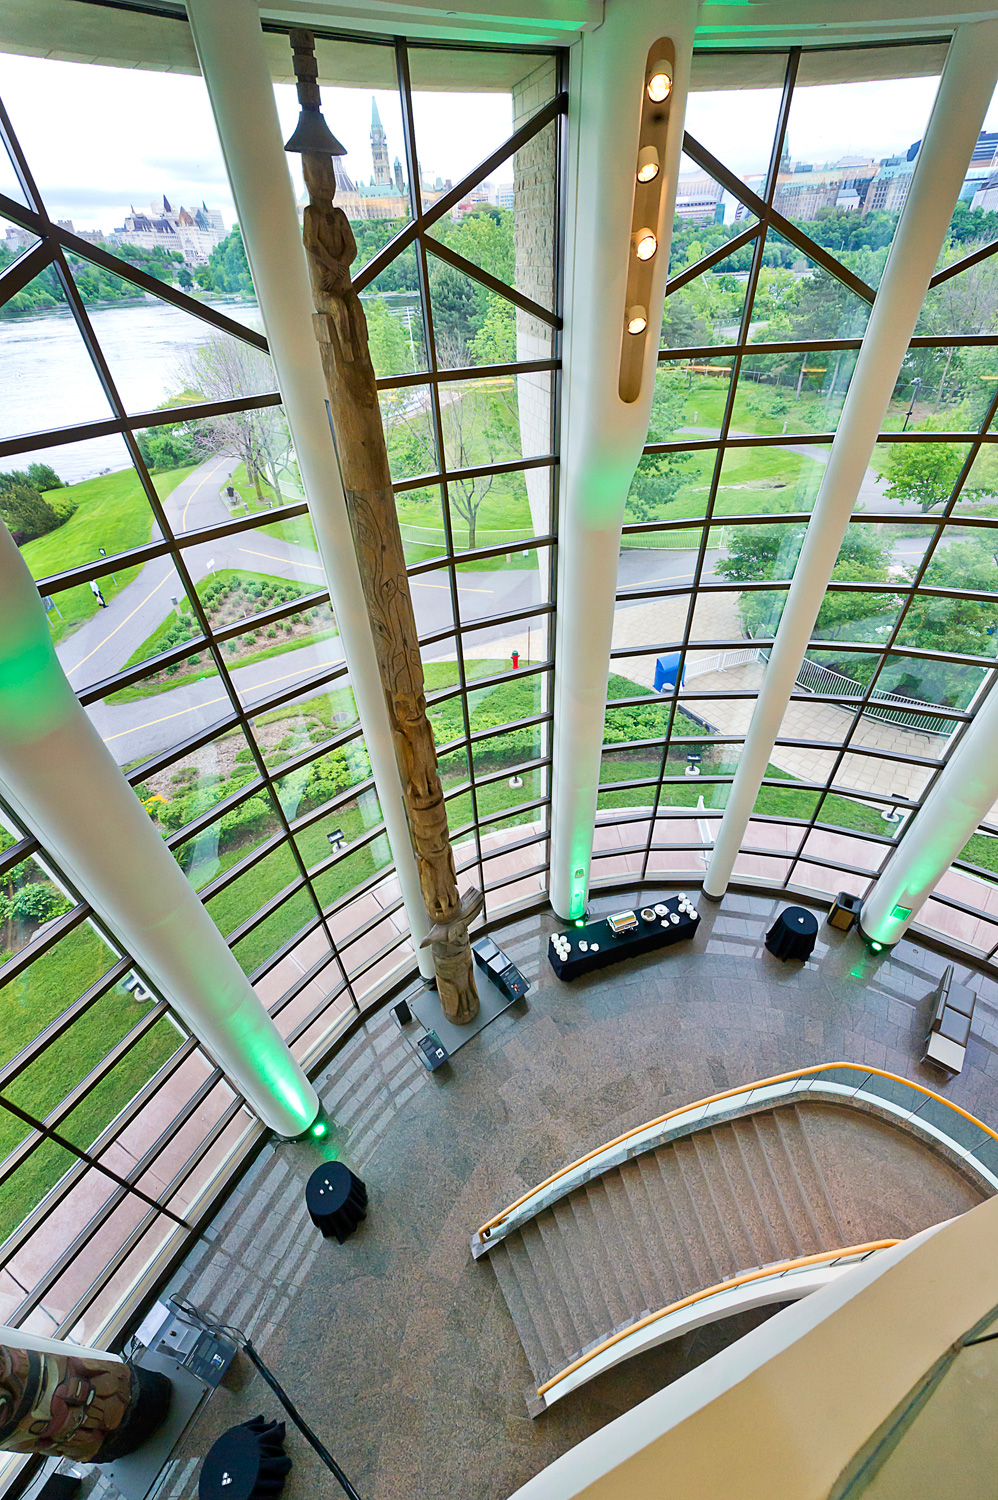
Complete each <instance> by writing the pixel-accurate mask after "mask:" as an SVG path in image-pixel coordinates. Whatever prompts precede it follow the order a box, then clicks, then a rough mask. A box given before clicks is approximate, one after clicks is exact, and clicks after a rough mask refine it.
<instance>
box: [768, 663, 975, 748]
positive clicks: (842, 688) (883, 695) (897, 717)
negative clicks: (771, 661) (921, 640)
mask: <svg viewBox="0 0 998 1500" xmlns="http://www.w3.org/2000/svg"><path fill="white" fill-rule="evenodd" d="M797 686H798V687H799V688H803V689H804V691H805V692H806V693H826V694H831V693H834V694H835V696H836V697H838V698H862V696H863V694H864V692H865V688H863V687H862V686H861V684H860V683H858V682H854V681H853V679H852V678H851V677H846V676H845V674H844V673H842V672H836V671H834V670H833V669H832V668H831V667H825V666H822V664H821V663H820V662H817V661H811V659H810V657H807V656H805V658H804V660H803V662H802V663H801V669H800V671H799V672H798V673H797ZM933 706H934V705H932V704H929V703H925V702H923V701H922V700H921V699H918V698H904V697H902V696H901V694H900V693H887V692H881V691H879V690H878V689H877V688H874V690H873V693H872V694H871V696H870V701H869V703H867V704H866V706H865V708H864V709H863V712H864V713H865V714H869V715H870V717H871V718H874V719H886V720H887V721H888V722H889V723H891V724H901V725H903V726H904V728H905V729H914V730H917V731H919V732H920V733H922V734H951V733H952V731H953V729H954V727H955V721H954V720H953V719H943V718H940V717H939V716H938V715H937V714H933V713H932V712H931V709H932V708H933Z"/></svg>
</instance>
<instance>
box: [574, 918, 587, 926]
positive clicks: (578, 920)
mask: <svg viewBox="0 0 998 1500" xmlns="http://www.w3.org/2000/svg"><path fill="white" fill-rule="evenodd" d="M575 925H576V927H585V925H586V919H585V917H576V919H575Z"/></svg>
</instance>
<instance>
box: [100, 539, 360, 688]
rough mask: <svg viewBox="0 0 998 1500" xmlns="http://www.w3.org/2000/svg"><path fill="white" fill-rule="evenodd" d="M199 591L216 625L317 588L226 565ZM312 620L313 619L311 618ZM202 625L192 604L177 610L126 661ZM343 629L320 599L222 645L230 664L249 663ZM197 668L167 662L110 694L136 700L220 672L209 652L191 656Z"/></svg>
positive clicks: (150, 653) (150, 652)
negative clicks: (336, 623) (195, 615)
mask: <svg viewBox="0 0 998 1500" xmlns="http://www.w3.org/2000/svg"><path fill="white" fill-rule="evenodd" d="M197 592H198V597H199V599H200V600H201V601H202V603H203V604H204V605H205V609H206V612H207V614H208V618H209V620H210V622H211V623H212V625H213V626H215V627H216V628H217V627H220V626H224V625H227V624H229V623H231V622H234V621H235V620H237V619H244V618H245V617H246V616H248V615H252V614H254V613H259V612H260V611H262V610H264V609H268V608H274V607H276V606H277V605H279V604H286V603H292V602H293V601H294V600H295V599H300V598H303V597H304V596H305V595H306V594H308V593H309V592H311V589H310V586H309V585H307V584H303V583H296V582H294V581H293V580H290V579H285V578H274V577H271V576H270V575H269V574H266V573H249V572H244V571H243V570H241V569H239V568H222V569H220V570H219V571H218V572H217V573H211V574H209V575H208V577H207V578H203V579H202V580H201V582H200V583H199V584H198V585H197ZM310 622H311V623H310ZM197 630H198V625H197V621H196V619H195V618H194V616H193V613H191V612H188V611H187V610H186V609H184V610H182V611H180V612H178V611H177V610H171V611H170V613H169V614H168V615H167V617H166V619H165V620H163V621H162V622H161V623H160V624H159V625H158V626H157V627H156V629H155V630H154V631H153V632H152V634H151V635H149V636H147V637H146V639H145V640H144V641H143V642H142V644H141V645H140V646H139V647H137V649H136V650H135V651H133V653H132V655H131V656H130V657H129V659H128V661H127V662H126V663H125V666H126V667H131V666H138V665H140V664H141V663H142V662H144V661H147V660H148V659H149V658H150V657H151V656H154V655H156V653H157V652H159V651H165V650H167V649H168V648H169V647H171V646H178V645H182V644H183V643H184V641H186V640H189V639H190V638H191V636H192V635H194V634H195V633H196V631H197ZM338 634H339V632H338V631H337V629H336V626H335V624H334V623H333V618H332V613H331V611H330V610H329V608H328V607H327V606H325V605H315V606H313V607H312V608H311V609H310V610H305V611H304V612H303V613H302V614H301V615H290V616H288V618H287V619H285V620H280V621H278V622H277V623H276V624H271V625H266V626H262V627H259V628H258V629H256V630H254V629H253V628H252V627H251V628H249V629H248V630H247V631H246V632H245V634H244V635H241V636H236V637H234V638H233V639H232V640H230V641H226V642H225V644H224V645H223V647H222V650H223V651H224V653H225V655H226V658H227V664H228V666H229V668H230V670H235V669H236V668H238V667H248V666H252V665H254V664H255V663H256V662H260V661H266V660H268V659H269V658H270V657H272V656H283V655H284V654H285V653H286V652H288V651H297V650H299V649H301V648H302V647H303V646H310V645H314V644H315V643H316V642H317V641H324V640H328V639H330V638H331V637H332V636H335V635H338ZM261 640H262V641H265V642H266V641H270V642H272V643H273V644H270V645H266V644H265V645H258V644H257V643H258V642H259V641H261ZM187 665H188V666H189V667H190V668H192V669H193V670H189V671H185V670H184V668H183V666H182V665H181V664H179V663H174V664H173V666H172V667H165V668H164V669H163V671H162V672H159V673H156V675H155V676H153V677H150V678H148V679H146V680H144V681H142V682H138V683H135V684H133V685H132V686H131V687H125V688H121V689H119V691H118V692H116V693H112V694H111V695H110V697H109V698H108V702H109V703H134V702H135V701H136V700H137V699H139V698H150V697H153V696H155V695H156V694H157V693H164V692H169V691H171V690H172V689H173V688H178V687H185V686H187V685H189V684H190V683H192V682H200V681H201V680H202V678H205V677H213V676H215V668H214V665H213V663H212V659H211V657H210V656H209V655H208V653H207V652H201V653H197V652H195V653H194V654H193V655H192V656H190V657H188V658H187Z"/></svg>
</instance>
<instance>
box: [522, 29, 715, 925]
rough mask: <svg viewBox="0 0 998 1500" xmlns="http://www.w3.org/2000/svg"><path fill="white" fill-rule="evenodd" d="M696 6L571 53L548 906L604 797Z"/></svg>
mask: <svg viewBox="0 0 998 1500" xmlns="http://www.w3.org/2000/svg"><path fill="white" fill-rule="evenodd" d="M696 15H697V5H696V3H695V0H676V3H675V4H672V5H669V6H664V7H663V6H653V5H648V4H647V3H646V0H613V3H612V4H610V5H608V6H607V7H606V12H605V19H604V21H603V24H602V25H601V26H600V27H598V28H597V29H596V30H595V31H591V32H586V33H585V34H584V35H583V37H582V39H581V41H580V42H578V43H577V45H576V46H575V47H574V48H573V49H572V69H573V71H572V84H571V95H570V103H569V121H570V124H572V125H573V135H572V146H571V149H570V157H569V200H568V232H567V234H566V237H565V239H566V291H567V297H566V320H565V330H566V336H565V349H564V371H565V373H564V377H563V380H564V384H563V393H564V397H563V407H562V409H563V414H564V415H563V421H562V448H561V453H562V484H561V514H560V519H559V549H560V556H559V568H558V613H557V646H556V658H555V708H554V740H553V752H552V756H553V759H552V776H551V791H552V809H551V905H552V906H553V907H554V909H555V911H556V912H558V913H559V915H560V916H562V917H577V916H580V915H581V914H582V912H583V911H584V910H585V904H586V895H587V892H588V885H589V867H590V861H591V858H592V844H593V828H594V824H595V819H596V797H597V791H598V788H599V772H600V753H601V750H602V746H603V718H604V711H605V706H606V685H607V678H608V676H609V665H610V646H611V642H612V639H613V619H614V597H615V594H616V588H617V560H618V557H619V554H620V532H621V526H622V525H623V520H624V507H625V505H626V503H627V494H628V490H629V489H630V484H631V480H632V478H633V476H634V471H635V469H636V467H637V464H638V460H639V458H640V457H641V450H642V447H643V446H644V442H645V438H646V436H647V432H648V414H649V411H650V408H651V399H652V394H653V390H654V381H655V370H656V367H657V358H656V356H657V352H658V346H659V339H660V336H661V323H662V302H663V298H664V295H665V282H666V272H667V269H668V264H669V240H670V235H671V226H672V215H673V210H674V207H675V200H676V182H677V179H678V175H679V159H680V154H681V149H682V139H683V116H684V113H685V108H686V91H687V87H688V83H689V71H690V60H691V57H692V50H693V31H694V27H695V25H696ZM662 37H669V38H670V39H671V40H672V43H673V45H674V47H675V52H676V67H675V77H674V83H673V92H672V101H671V108H670V115H669V136H668V141H667V145H666V152H665V159H664V161H663V162H662V172H663V176H664V184H663V191H662V204H661V214H660V222H659V224H658V225H657V226H654V225H653V226H649V227H651V228H655V229H657V231H658V236H659V248H658V253H657V255H656V257H655V260H656V267H655V274H654V279H653V283H652V295H651V297H650V298H649V303H648V308H647V313H648V339H647V344H646V348H645V364H644V370H643V374H642V381H641V392H640V395H639V396H638V398H637V400H635V401H633V402H625V401H622V400H621V399H620V395H619V393H618V381H619V371H620V359H621V338H622V335H623V319H624V303H625V288H626V280H627V272H628V266H629V263H630V259H631V257H632V255H633V253H634V252H633V249H632V246H631V214H632V205H633V199H634V182H635V172H636V169H637V152H638V132H639V126H640V118H641V108H642V100H643V93H644V86H645V68H646V66H647V63H648V60H649V59H648V50H649V48H650V47H651V46H652V44H653V43H654V42H656V41H658V40H659V39H660V38H662Z"/></svg>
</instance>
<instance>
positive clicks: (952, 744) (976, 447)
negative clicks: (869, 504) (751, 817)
mask: <svg viewBox="0 0 998 1500" xmlns="http://www.w3.org/2000/svg"><path fill="white" fill-rule="evenodd" d="M996 413H998V391H996V392H995V394H994V396H993V397H992V399H991V401H990V402H989V404H988V409H987V411H986V412H985V414H984V418H983V421H982V422H981V426H980V429H979V431H978V433H977V434H976V436H975V440H974V442H972V443H971V445H970V449H969V451H968V453H967V456H966V458H965V459H964V462H963V465H962V467H961V469H960V473H959V474H958V476H957V479H956V482H955V484H954V486H953V489H952V492H951V493H950V496H949V499H948V500H947V501H946V504H945V505H944V507H943V509H942V511H941V512H940V513H939V515H938V516H936V517H933V518H932V519H933V522H934V526H935V529H934V531H933V533H932V536H931V537H930V539H929V543H928V545H927V547H926V549H925V551H924V553H923V554H922V558H921V561H920V562H919V564H918V566H917V568H916V570H915V576H914V578H913V579H912V581H911V584H910V586H908V590H907V593H906V594H905V597H904V601H903V603H902V605H901V609H900V611H899V613H898V617H897V619H896V620H895V622H894V625H893V626H892V628H891V632H890V634H889V636H888V638H887V640H886V642H885V643H884V644H883V646H881V647H879V648H878V655H877V662H876V665H875V667H874V670H873V673H872V675H871V677H870V681H869V683H868V684H867V687H866V690H865V692H864V693H863V695H862V697H861V698H860V699H859V700H858V703H857V707H856V712H855V714H854V715H853V719H852V723H851V724H850V725H849V726H848V729H847V731H846V734H845V737H844V739H843V741H842V745H841V747H840V748H839V750H838V751H837V754H836V757H835V760H834V763H833V765H832V767H831V769H830V771H829V774H828V778H827V783H826V789H825V791H824V792H823V793H822V795H821V797H820V798H819V799H818V802H817V804H816V806H815V809H814V813H813V815H812V817H811V819H810V821H809V823H808V827H807V828H806V830H805V832H804V835H803V836H802V838H801V840H800V842H799V844H798V846H797V852H796V853H795V854H794V855H793V857H792V859H791V861H790V864H789V867H788V870H787V875H786V878H785V880H784V881H783V885H784V887H786V886H787V885H788V884H789V883H790V881H791V880H792V878H793V874H794V872H795V871H796V869H797V866H798V864H799V863H800V860H801V858H802V851H803V849H804V847H805V845H806V843H807V840H808V838H809V837H810V835H811V833H812V831H813V829H814V827H815V824H816V823H817V822H819V821H820V813H821V809H822V807H823V806H824V804H825V801H826V800H827V798H828V796H829V795H833V794H832V793H831V787H832V785H833V783H834V781H835V777H836V775H837V774H838V771H839V768H840V766H841V765H842V761H843V760H844V758H845V756H846V754H847V753H849V752H850V750H851V747H852V737H853V735H854V734H855V732H856V730H857V728H858V726H859V724H860V722H861V719H862V715H863V713H864V711H865V710H866V708H867V707H868V705H869V704H870V702H871V700H872V698H873V694H874V693H875V691H876V688H877V683H878V681H879V679H880V676H881V674H882V672H883V671H884V669H885V668H886V666H887V662H888V658H889V657H890V655H891V654H892V652H894V649H895V644H896V642H897V639H898V636H899V634H900V632H901V629H902V627H903V625H904V622H905V619H906V617H907V614H908V611H909V609H910V608H911V606H912V604H913V603H914V601H915V599H916V598H918V597H919V593H918V589H919V585H920V583H921V581H922V579H923V578H924V577H925V574H926V572H927V571H928V568H929V565H930V563H931V562H932V558H933V555H934V553H935V551H936V548H937V546H938V545H939V543H940V541H941V540H942V538H943V536H944V534H945V531H946V527H947V525H948V523H949V521H950V519H951V517H952V515H953V511H954V509H955V507H956V505H957V503H958V501H959V499H960V496H961V494H962V493H963V488H964V485H965V484H966V481H967V478H968V476H969V474H970V472H971V470H972V468H973V466H974V462H975V460H976V459H977V456H978V454H979V453H980V451H981V449H982V448H983V446H984V438H985V434H986V433H988V431H989V429H990V427H991V424H992V422H993V421H994V419H995V415H996ZM923 524H924V520H923ZM898 654H902V655H903V654H904V648H903V647H901V648H899V651H898ZM941 659H943V660H947V661H952V660H953V657H952V656H947V657H943V658H941ZM979 665H980V666H981V668H982V669H983V670H984V671H985V676H984V678H983V679H982V690H981V692H980V694H979V696H980V697H983V696H984V695H985V694H987V693H990V692H991V691H993V688H994V682H995V669H994V667H993V665H992V667H991V669H990V670H989V669H988V664H987V662H986V661H985V660H984V659H983V658H982V659H981V660H980V662H979ZM970 722H971V716H969V715H968V716H967V717H966V718H965V719H964V721H963V722H962V723H959V722H955V727H954V733H953V735H952V737H951V739H950V741H949V743H948V745H947V746H946V749H945V756H944V759H943V760H941V761H940V763H939V765H938V766H937V768H936V770H934V771H933V772H931V773H930V775H929V777H928V779H927V780H926V783H925V785H924V786H923V788H922V790H921V792H920V793H919V797H918V804H917V805H918V806H920V805H921V803H922V802H924V800H925V798H926V797H927V796H928V793H929V791H930V790H931V789H932V787H933V786H934V785H935V782H936V780H937V778H938V777H939V776H940V774H941V773H942V770H943V767H944V765H945V761H946V759H948V758H949V756H950V755H951V754H952V753H953V750H954V749H955V748H956V746H957V745H958V744H959V742H960V740H961V739H962V738H963V736H964V735H965V734H966V732H967V728H968V726H969V724H970ZM852 753H855V751H854V750H853V751H852ZM834 795H841V794H834ZM909 823H910V819H906V821H905V823H904V825H903V826H904V828H907V827H908V825H909ZM825 826H829V825H825ZM832 826H834V825H832ZM875 878H876V877H875V876H874V877H871V879H870V882H869V884H868V885H867V888H866V891H864V893H863V894H864V895H865V894H867V893H868V891H869V888H870V886H871V885H872V883H873V880H874V879H875ZM989 958H990V954H989Z"/></svg>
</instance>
